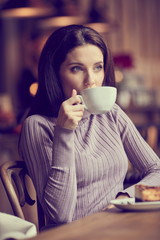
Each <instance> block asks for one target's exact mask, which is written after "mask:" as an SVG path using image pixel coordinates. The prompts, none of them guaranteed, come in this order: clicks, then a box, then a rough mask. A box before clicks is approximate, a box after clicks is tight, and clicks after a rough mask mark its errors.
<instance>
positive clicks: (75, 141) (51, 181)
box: [20, 104, 160, 223]
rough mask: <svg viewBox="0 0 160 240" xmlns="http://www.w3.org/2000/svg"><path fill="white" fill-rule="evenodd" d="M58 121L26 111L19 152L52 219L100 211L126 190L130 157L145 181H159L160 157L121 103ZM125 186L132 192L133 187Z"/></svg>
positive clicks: (57, 221)
mask: <svg viewBox="0 0 160 240" xmlns="http://www.w3.org/2000/svg"><path fill="white" fill-rule="evenodd" d="M55 123H56V119H54V118H48V117H44V116H39V115H33V116H31V117H28V118H27V119H26V120H25V122H24V124H23V127H22V133H21V138H20V155H21V156H22V158H23V159H24V161H25V162H26V165H27V167H28V170H29V173H30V175H31V178H32V180H33V183H34V185H35V188H36V192H37V194H38V197H39V200H40V202H41V204H42V206H43V208H44V210H45V213H46V215H47V216H48V219H49V221H48V222H50V223H51V222H54V223H61V222H64V223H66V222H71V221H74V220H76V219H79V218H82V217H84V216H86V215H89V214H92V213H95V212H98V211H101V210H102V209H103V208H104V207H106V206H107V205H108V204H109V202H110V200H112V199H114V198H115V196H116V195H117V193H118V192H120V191H123V181H124V178H125V175H126V172H127V169H128V159H129V160H130V161H131V162H132V164H133V165H134V166H135V167H136V168H137V169H138V170H139V171H140V172H141V173H142V174H143V177H144V178H143V180H142V181H141V183H144V184H151V185H160V159H159V158H158V157H157V155H156V154H155V153H154V152H153V151H152V149H151V148H150V147H149V146H148V144H147V143H146V142H145V141H144V140H143V138H142V137H141V136H140V134H139V132H138V131H137V129H136V128H135V126H134V125H133V123H132V122H131V121H130V119H129V118H128V117H127V116H126V114H125V113H124V112H123V111H122V110H121V109H120V108H119V107H118V105H116V104H115V105H114V107H113V109H112V110H111V111H110V112H108V113H106V114H102V115H90V114H89V113H88V112H87V111H85V113H84V116H83V119H82V120H81V121H80V122H79V125H78V127H77V128H76V130H69V129H64V128H60V127H58V126H56V124H55ZM125 192H127V193H129V195H130V196H134V187H133V186H132V187H130V188H128V189H125Z"/></svg>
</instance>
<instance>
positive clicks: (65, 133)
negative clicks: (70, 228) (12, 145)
mask: <svg viewBox="0 0 160 240" xmlns="http://www.w3.org/2000/svg"><path fill="white" fill-rule="evenodd" d="M73 146H74V133H73V131H72V130H68V129H62V128H59V127H53V125H51V124H49V121H47V120H46V119H45V118H43V117H40V116H34V118H32V117H31V118H27V119H26V121H25V123H24V125H23V128H22V133H21V139H20V153H21V155H22V158H24V160H25V162H26V164H27V167H28V169H29V172H30V175H31V178H32V179H33V182H34V185H35V187H36V192H37V194H38V197H39V199H40V202H41V203H42V205H43V207H44V208H45V209H46V212H47V214H48V216H49V218H50V219H52V221H53V222H55V223H60V222H61V223H62V222H70V221H72V217H73V212H74V208H75V204H76V198H77V183H76V175H75V159H74V151H73Z"/></svg>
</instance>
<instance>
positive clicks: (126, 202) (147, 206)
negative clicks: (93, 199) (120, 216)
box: [110, 198, 160, 211]
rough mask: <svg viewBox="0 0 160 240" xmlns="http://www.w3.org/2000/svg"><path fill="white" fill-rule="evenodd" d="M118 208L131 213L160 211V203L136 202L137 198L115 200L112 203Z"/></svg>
mask: <svg viewBox="0 0 160 240" xmlns="http://www.w3.org/2000/svg"><path fill="white" fill-rule="evenodd" d="M110 203H111V204H113V205H115V206H116V207H117V208H120V209H123V210H129V211H149V210H160V201H155V202H135V198H124V199H115V200H112V201H111V202H110Z"/></svg>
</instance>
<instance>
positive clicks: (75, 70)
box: [71, 66, 83, 73]
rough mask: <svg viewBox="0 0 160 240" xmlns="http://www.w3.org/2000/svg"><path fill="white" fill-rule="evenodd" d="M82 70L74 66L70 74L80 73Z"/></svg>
mask: <svg viewBox="0 0 160 240" xmlns="http://www.w3.org/2000/svg"><path fill="white" fill-rule="evenodd" d="M82 70H83V69H82V67H80V66H74V67H72V68H71V72H73V73H76V72H79V71H82Z"/></svg>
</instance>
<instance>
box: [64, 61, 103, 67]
mask: <svg viewBox="0 0 160 240" xmlns="http://www.w3.org/2000/svg"><path fill="white" fill-rule="evenodd" d="M103 63H104V62H103V61H100V62H96V63H94V65H97V64H103ZM70 65H81V66H83V65H84V64H83V63H80V62H71V63H68V66H70Z"/></svg>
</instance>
